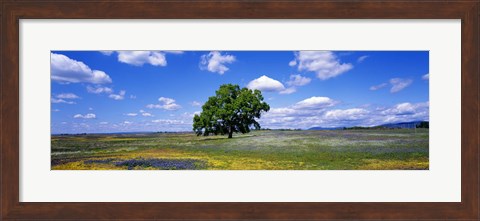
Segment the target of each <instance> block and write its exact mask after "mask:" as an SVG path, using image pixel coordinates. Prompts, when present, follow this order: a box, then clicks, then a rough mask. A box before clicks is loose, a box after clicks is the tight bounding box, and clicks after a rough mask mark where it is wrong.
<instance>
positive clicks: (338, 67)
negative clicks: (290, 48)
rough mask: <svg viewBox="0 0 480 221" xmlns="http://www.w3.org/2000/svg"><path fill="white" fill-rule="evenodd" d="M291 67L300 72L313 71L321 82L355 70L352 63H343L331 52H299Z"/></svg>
mask: <svg viewBox="0 0 480 221" xmlns="http://www.w3.org/2000/svg"><path fill="white" fill-rule="evenodd" d="M289 65H290V66H297V69H298V70H299V71H311V72H315V73H316V74H317V77H318V78H319V79H321V80H327V79H329V78H333V77H336V76H338V75H341V74H343V73H345V72H347V71H349V70H351V69H352V68H353V65H352V64H350V63H342V62H341V61H340V60H339V59H338V58H337V56H335V54H334V53H333V52H331V51H299V52H296V53H295V59H294V60H292V61H290V63H289Z"/></svg>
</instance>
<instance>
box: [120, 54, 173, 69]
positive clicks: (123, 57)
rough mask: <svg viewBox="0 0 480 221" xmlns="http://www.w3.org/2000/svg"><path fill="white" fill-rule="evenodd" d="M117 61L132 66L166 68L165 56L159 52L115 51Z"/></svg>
mask: <svg viewBox="0 0 480 221" xmlns="http://www.w3.org/2000/svg"><path fill="white" fill-rule="evenodd" d="M117 53H118V61H120V62H122V63H126V64H130V65H134V66H142V65H144V64H150V65H153V66H167V60H166V58H165V54H164V53H162V52H159V51H117Z"/></svg>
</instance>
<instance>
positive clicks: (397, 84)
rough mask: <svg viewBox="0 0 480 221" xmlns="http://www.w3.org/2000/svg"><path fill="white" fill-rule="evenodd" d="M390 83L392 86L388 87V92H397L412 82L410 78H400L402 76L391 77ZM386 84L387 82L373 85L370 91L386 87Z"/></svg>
mask: <svg viewBox="0 0 480 221" xmlns="http://www.w3.org/2000/svg"><path fill="white" fill-rule="evenodd" d="M389 83H390V85H391V86H392V87H391V88H390V93H397V92H399V91H401V90H403V89H405V88H406V87H408V86H410V85H411V84H412V83H413V80H412V79H402V78H392V79H390V81H389ZM387 85H388V84H387V83H382V84H379V85H374V86H371V87H370V90H371V91H376V90H380V89H382V88H384V87H386V86H387Z"/></svg>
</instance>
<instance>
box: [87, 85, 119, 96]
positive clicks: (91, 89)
mask: <svg viewBox="0 0 480 221" xmlns="http://www.w3.org/2000/svg"><path fill="white" fill-rule="evenodd" d="M87 92H88V93H92V94H101V93H106V94H111V93H113V89H112V88H109V87H101V86H98V85H97V86H96V87H92V86H90V85H88V86H87Z"/></svg>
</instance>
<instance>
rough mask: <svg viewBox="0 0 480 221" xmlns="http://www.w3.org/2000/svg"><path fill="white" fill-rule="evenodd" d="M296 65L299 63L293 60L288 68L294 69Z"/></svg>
mask: <svg viewBox="0 0 480 221" xmlns="http://www.w3.org/2000/svg"><path fill="white" fill-rule="evenodd" d="M295 65H297V61H296V60H293V61H290V62H288V66H290V67H294V66H295Z"/></svg>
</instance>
